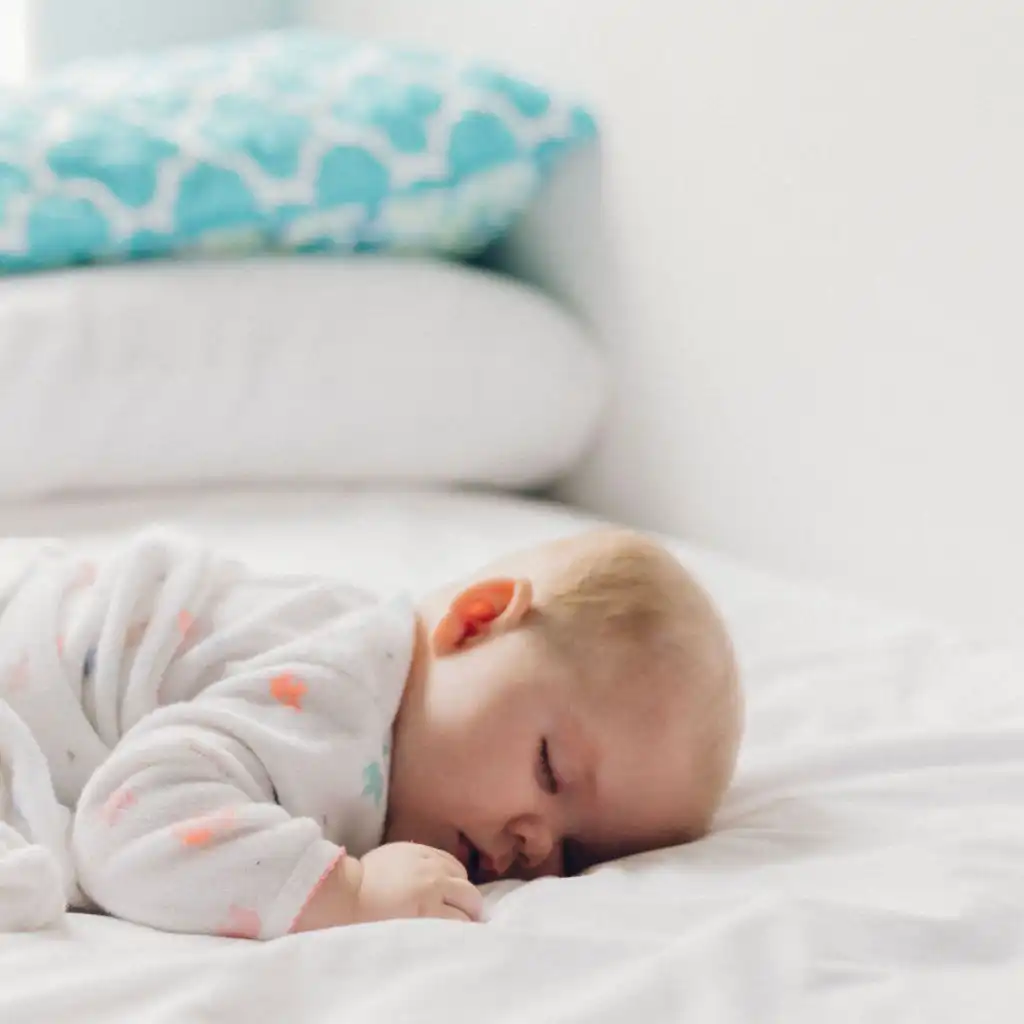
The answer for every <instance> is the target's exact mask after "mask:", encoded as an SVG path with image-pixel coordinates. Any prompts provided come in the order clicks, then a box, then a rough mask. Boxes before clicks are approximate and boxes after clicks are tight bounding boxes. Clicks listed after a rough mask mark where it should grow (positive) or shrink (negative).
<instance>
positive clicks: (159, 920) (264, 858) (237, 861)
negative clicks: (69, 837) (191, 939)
mask: <svg viewBox="0 0 1024 1024" xmlns="http://www.w3.org/2000/svg"><path fill="white" fill-rule="evenodd" d="M252 725H253V723H252V719H251V711H250V709H248V708H246V707H245V706H244V705H241V706H240V705H239V702H237V701H233V700H225V699H216V698H213V699H207V700H204V699H202V698H200V699H198V700H196V701H194V702H190V703H187V704H176V705H173V706H171V707H168V708H164V709H162V710H160V711H157V712H155V713H154V714H152V715H151V716H149V718H147V719H146V720H144V721H143V722H142V723H140V725H139V726H138V727H137V728H136V729H135V730H133V731H132V732H131V733H129V734H128V736H127V737H126V738H125V740H123V741H122V743H121V744H120V745H119V746H118V747H117V749H116V750H115V751H114V753H113V754H112V755H111V757H110V758H109V759H108V760H107V761H106V762H105V763H104V765H103V766H102V767H101V768H100V769H99V770H98V771H97V772H96V774H95V775H94V776H93V777H92V778H91V779H90V781H89V783H88V784H87V786H86V788H85V790H84V792H83V793H82V797H81V800H80V802H79V806H78V809H77V812H76V815H75V824H74V833H73V850H74V855H75V860H76V866H77V869H78V875H79V881H80V884H81V886H82V888H83V890H84V891H85V892H86V893H87V895H88V896H89V897H90V898H91V899H93V900H94V901H95V902H96V903H97V904H98V905H99V906H100V907H101V908H102V909H103V910H106V911H107V912H109V913H111V914H114V915H115V916H117V917H121V918H125V919H126V920H130V921H135V922H138V923H140V924H147V925H151V926H152V927H155V928H160V929H163V930H166V931H179V932H198V933H212V934H223V935H236V936H240V937H246V938H263V939H267V938H274V937H276V936H280V935H285V934H287V933H288V931H289V930H290V929H291V928H292V926H293V925H294V924H295V922H296V920H297V919H298V917H299V914H300V912H301V911H302V909H303V907H304V906H305V905H306V903H307V901H308V900H309V899H310V897H311V895H312V894H313V893H315V892H316V890H317V889H318V888H319V886H320V885H321V884H322V883H323V882H324V881H325V880H326V879H327V877H328V876H332V870H333V869H334V867H335V866H336V865H337V864H338V863H339V862H342V861H343V860H344V859H346V858H345V853H344V850H343V849H341V848H340V847H338V846H337V845H335V844H334V843H331V842H329V841H328V840H327V839H325V838H324V837H323V835H322V833H321V830H320V827H319V825H318V824H317V822H315V821H313V820H312V819H310V818H294V817H292V816H291V815H290V814H289V813H288V812H287V811H285V810H284V809H283V808H282V807H280V806H278V804H277V803H276V802H275V799H274V797H275V792H274V786H273V782H272V779H271V778H270V776H269V774H268V773H267V770H266V768H265V767H264V765H263V764H262V763H261V761H260V760H259V759H258V758H257V757H256V755H255V754H254V753H253V751H252V749H251V747H250V745H249V744H248V743H247V742H246V738H244V737H245V734H246V732H247V731H250V730H251V728H252ZM334 877H344V876H343V875H341V874H337V873H336V874H335V876H334ZM339 915H340V905H339ZM337 923H343V922H337Z"/></svg>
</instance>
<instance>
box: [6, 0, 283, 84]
mask: <svg viewBox="0 0 1024 1024" xmlns="http://www.w3.org/2000/svg"><path fill="white" fill-rule="evenodd" d="M11 2H18V3H24V4H27V6H28V11H29V21H30V29H29V31H30V41H29V49H30V54H31V62H32V68H33V70H34V71H45V70H47V69H48V68H52V67H56V66H58V65H60V64H64V63H66V62H67V61H69V60H73V59H75V58H76V57H81V56H85V55H93V54H107V53H116V52H119V51H123V50H133V49H144V48H146V47H150V46H163V45H170V44H174V43H185V42H192V41H195V40H202V39H212V38H216V37H217V36H222V35H225V34H228V33H232V32H239V31H249V30H254V29H262V28H267V27H271V26H276V25H281V24H283V23H284V22H285V21H286V20H287V18H288V16H289V10H290V6H291V4H290V0H0V6H2V5H3V4H6V3H11Z"/></svg>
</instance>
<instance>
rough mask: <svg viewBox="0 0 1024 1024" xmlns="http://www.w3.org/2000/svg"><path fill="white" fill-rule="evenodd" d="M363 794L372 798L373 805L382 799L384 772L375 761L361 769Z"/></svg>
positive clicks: (376, 804) (377, 805) (378, 803)
mask: <svg viewBox="0 0 1024 1024" xmlns="http://www.w3.org/2000/svg"><path fill="white" fill-rule="evenodd" d="M363 796H365V797H369V798H370V799H372V800H373V804H374V806H375V807H380V802H381V801H382V800H383V799H384V772H383V771H381V767H380V765H379V764H378V763H377V762H376V761H372V762H371V763H370V764H368V765H367V766H366V767H365V768H364V769H363Z"/></svg>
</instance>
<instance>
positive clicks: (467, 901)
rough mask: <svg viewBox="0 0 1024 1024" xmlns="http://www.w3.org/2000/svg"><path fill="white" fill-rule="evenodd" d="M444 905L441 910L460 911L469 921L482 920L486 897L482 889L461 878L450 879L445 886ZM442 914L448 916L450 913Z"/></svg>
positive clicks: (460, 914)
mask: <svg viewBox="0 0 1024 1024" xmlns="http://www.w3.org/2000/svg"><path fill="white" fill-rule="evenodd" d="M443 899H444V905H443V906H442V907H441V910H442V911H444V910H454V911H458V913H459V916H461V917H463V918H464V919H465V920H468V921H480V920H482V919H483V916H484V898H483V896H481V895H480V890H479V889H478V888H477V887H476V886H475V885H472V884H471V883H469V882H466V881H463V880H462V879H459V878H452V879H449V880H448V882H447V883H446V884H445V887H444V896H443ZM442 916H444V917H448V916H450V915H449V914H443V915H442Z"/></svg>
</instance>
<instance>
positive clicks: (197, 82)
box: [0, 31, 596, 272]
mask: <svg viewBox="0 0 1024 1024" xmlns="http://www.w3.org/2000/svg"><path fill="white" fill-rule="evenodd" d="M595 136H596V127H595V122H594V120H593V118H592V116H591V115H590V114H589V113H588V111H587V110H586V109H584V108H583V107H580V106H578V105H574V104H573V103H571V102H568V101H564V100H562V99H560V98H558V97H556V96H555V95H553V94H551V93H549V92H548V91H546V90H544V89H542V88H539V87H537V86H535V85H533V84H531V83H528V82H526V81H524V80H521V79H519V78H517V77H513V76H510V75H508V74H506V73H504V72H502V71H498V70H495V69H493V68H489V67H485V66H481V65H477V64H463V63H457V62H454V61H452V60H449V59H446V58H443V57H440V56H437V55H431V54H424V53H413V52H406V51H400V50H395V49H389V48H386V47H381V46H377V45H371V44H369V43H365V42H357V41H352V40H349V39H346V38H342V37H338V36H334V35H331V34H325V33H319V32H312V31H286V32H277V33H268V34H264V35H259V36H254V37H247V38H245V39H241V40H232V41H229V42H225V43H218V44H214V45H207V46H203V47H192V48H186V49H180V50H175V51H171V52H167V53H162V54H156V55H140V56H136V57H131V58H122V59H117V60H113V61H110V60H108V61H101V62H88V63H83V64H80V65H77V66H75V67H73V68H71V69H69V70H67V71H65V72H63V73H61V74H58V75H56V76H54V77H51V78H49V79H46V80H44V81H42V82H41V83H39V84H38V85H35V86H33V87H31V88H29V89H26V90H19V91H15V92H6V93H0V271H8V272H10V271H24V270H35V269H43V268H49V267H59V266H67V265H72V264H76V263H82V262H95V261H118V260H130V259H142V258H147V257H156V256H168V255H175V254H203V253H226V254H232V255H234V254H241V253H248V252H258V251H292V252H322V251H339V252H361V251H392V252H394V251H400V252H415V253H431V254H440V255H453V256H464V255H470V254H473V253H475V252H477V251H479V250H480V249H482V248H484V247H485V246H486V245H488V244H489V243H490V242H492V241H493V240H495V239H496V238H497V237H499V236H500V235H501V234H502V233H503V232H504V231H505V230H507V228H508V227H509V226H510V225H511V224H512V222H513V221H514V220H515V218H516V217H517V216H518V215H520V214H521V213H522V212H523V211H524V210H525V209H526V208H527V207H528V206H529V204H530V203H531V202H532V201H533V199H534V198H535V196H536V194H537V192H538V190H539V188H540V187H541V185H542V184H543V182H544V180H545V178H546V176H547V175H548V173H549V172H550V171H551V169H552V168H553V167H554V166H555V165H556V164H557V163H558V161H559V160H560V159H561V158H562V157H563V156H564V155H565V154H566V153H567V152H568V151H570V150H572V149H575V148H577V147H579V146H582V145H584V144H589V143H590V142H591V141H592V140H593V139H594V137H595Z"/></svg>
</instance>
